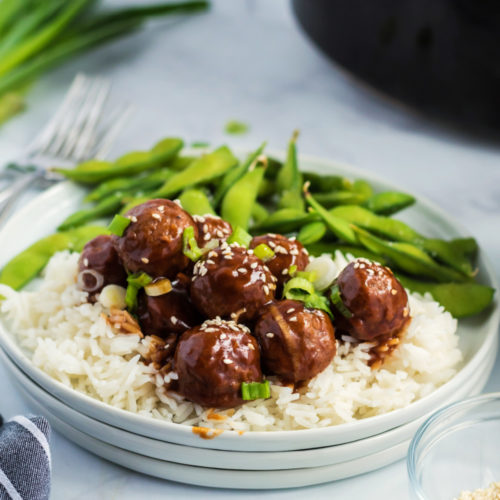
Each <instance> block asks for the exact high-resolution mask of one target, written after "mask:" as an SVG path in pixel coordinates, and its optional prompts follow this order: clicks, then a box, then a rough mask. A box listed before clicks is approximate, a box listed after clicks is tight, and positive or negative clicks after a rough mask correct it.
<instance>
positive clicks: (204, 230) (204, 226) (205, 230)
mask: <svg viewBox="0 0 500 500" xmlns="http://www.w3.org/2000/svg"><path fill="white" fill-rule="evenodd" d="M203 232H204V233H208V224H203Z"/></svg>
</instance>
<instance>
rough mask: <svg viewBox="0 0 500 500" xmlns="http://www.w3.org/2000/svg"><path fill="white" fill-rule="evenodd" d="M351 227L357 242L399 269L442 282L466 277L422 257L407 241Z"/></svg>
mask: <svg viewBox="0 0 500 500" xmlns="http://www.w3.org/2000/svg"><path fill="white" fill-rule="evenodd" d="M352 228H353V230H354V232H355V233H356V235H357V237H358V239H359V242H360V243H361V244H362V245H363V246H364V247H365V248H367V249H368V250H370V251H371V252H373V253H375V254H378V255H382V256H383V257H386V258H387V259H389V260H390V261H391V262H392V263H393V265H394V266H395V267H397V268H398V269H400V270H401V271H404V272H407V273H409V274H413V275H418V276H426V277H428V278H430V279H435V280H436V281H439V282H442V283H446V282H450V281H456V282H461V281H467V278H465V277H464V276H463V275H462V274H460V273H458V272H456V271H455V270H453V269H450V268H448V267H445V266H442V265H440V264H438V263H437V262H434V261H433V260H432V259H431V258H430V257H429V256H428V255H427V254H424V255H425V256H426V258H422V255H421V253H420V252H422V251H421V250H420V249H419V248H417V247H414V246H412V245H410V244H409V243H394V242H391V241H385V240H382V239H380V238H378V237H377V236H374V235H372V234H370V233H369V232H368V231H365V230H364V229H361V228H359V227H357V226H355V225H353V226H352ZM410 248H411V250H410Z"/></svg>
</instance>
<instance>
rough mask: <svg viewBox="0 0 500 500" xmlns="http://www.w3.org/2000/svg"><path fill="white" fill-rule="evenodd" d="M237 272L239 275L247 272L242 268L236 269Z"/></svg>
mask: <svg viewBox="0 0 500 500" xmlns="http://www.w3.org/2000/svg"><path fill="white" fill-rule="evenodd" d="M238 272H239V273H241V274H246V273H247V270H246V269H245V268H244V267H239V268H238Z"/></svg>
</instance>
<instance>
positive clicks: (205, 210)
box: [179, 189, 216, 215]
mask: <svg viewBox="0 0 500 500" xmlns="http://www.w3.org/2000/svg"><path fill="white" fill-rule="evenodd" d="M179 201H180V202H181V205H182V208H183V209H184V210H185V211H186V212H188V213H189V214H191V215H207V214H211V215H216V213H215V211H214V209H213V208H212V205H211V204H210V200H209V199H208V196H207V195H206V194H205V192H204V191H202V190H201V189H186V191H184V192H183V193H182V194H181V195H180V196H179Z"/></svg>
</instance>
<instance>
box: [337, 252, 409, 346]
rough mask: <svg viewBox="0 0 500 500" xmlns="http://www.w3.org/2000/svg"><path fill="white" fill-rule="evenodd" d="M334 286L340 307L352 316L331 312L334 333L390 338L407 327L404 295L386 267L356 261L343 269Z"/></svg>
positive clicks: (405, 296) (406, 303) (406, 306)
mask: <svg viewBox="0 0 500 500" xmlns="http://www.w3.org/2000/svg"><path fill="white" fill-rule="evenodd" d="M337 285H338V287H339V292H340V298H341V299H342V302H343V304H344V306H345V307H346V308H347V309H348V310H349V311H350V312H351V314H352V317H350V318H346V317H345V316H344V315H342V314H341V312H340V311H337V312H336V313H335V311H334V315H335V324H336V326H337V328H338V330H340V331H343V332H346V333H348V334H349V335H350V336H351V337H354V338H355V339H358V340H372V339H375V338H380V337H391V336H393V335H395V334H397V333H399V332H400V331H402V330H403V328H404V327H405V326H406V325H407V323H408V321H409V307H408V296H407V295H406V291H405V289H404V288H403V286H402V285H401V283H400V282H399V281H398V280H397V279H396V278H395V277H394V275H393V274H392V271H391V270H390V269H388V268H387V267H384V266H381V265H380V264H377V263H375V262H370V261H368V260H365V259H358V260H356V261H354V262H351V263H350V264H349V265H347V266H346V267H345V268H344V269H343V271H342V272H341V273H340V274H339V276H338V278H337ZM333 306H334V309H335V305H334V304H333Z"/></svg>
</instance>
